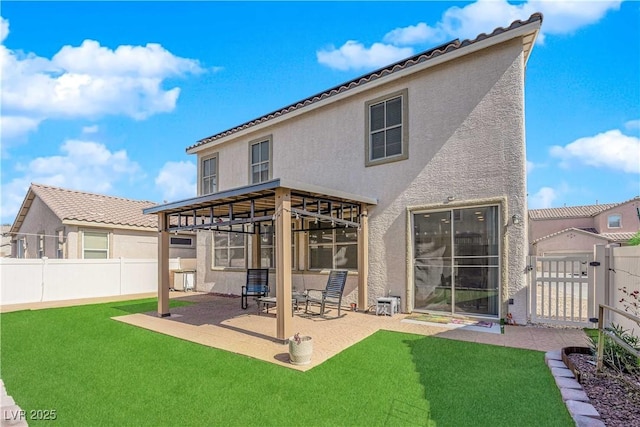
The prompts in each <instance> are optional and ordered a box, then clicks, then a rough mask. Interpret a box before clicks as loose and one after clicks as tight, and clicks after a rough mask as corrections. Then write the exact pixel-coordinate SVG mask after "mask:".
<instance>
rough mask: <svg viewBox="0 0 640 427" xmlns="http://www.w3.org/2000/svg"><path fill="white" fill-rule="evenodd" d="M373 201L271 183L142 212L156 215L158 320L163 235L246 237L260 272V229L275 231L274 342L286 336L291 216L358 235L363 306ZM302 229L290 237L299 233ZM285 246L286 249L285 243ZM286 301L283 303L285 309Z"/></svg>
mask: <svg viewBox="0 0 640 427" xmlns="http://www.w3.org/2000/svg"><path fill="white" fill-rule="evenodd" d="M376 204H377V200H376V199H372V198H369V197H364V196H356V195H352V194H347V193H344V192H341V191H337V190H330V189H326V188H322V187H318V186H314V185H309V184H302V183H298V182H295V181H290V180H283V179H272V180H270V181H266V182H263V183H260V184H253V185H248V186H245V187H240V188H235V189H231V190H227V191H221V192H217V193H212V194H207V195H205V196H199V197H194V198H192V199H187V200H181V201H178V202H173V203H167V204H163V205H158V206H154V207H151V208H147V209H144V210H143V212H144V213H145V214H157V215H158V232H159V239H158V314H159V315H160V316H162V317H166V316H169V235H170V233H172V232H179V231H195V230H217V231H224V232H234V233H247V234H249V235H251V239H252V246H251V248H252V257H251V259H252V268H260V265H259V263H260V240H261V239H260V223H262V222H273V223H274V226H275V236H276V242H275V243H276V244H275V251H276V254H275V259H276V269H275V270H276V306H277V310H276V324H277V331H276V337H277V338H278V339H281V340H285V339H287V338H288V337H290V336H291V335H292V331H291V313H290V312H288V310H291V303H290V301H291V297H292V295H291V244H290V242H291V233H292V220H291V218H292V216H293V217H295V218H314V220H315V219H317V220H318V221H323V222H330V223H331V225H332V227H334V228H338V227H354V228H357V230H358V234H357V236H358V305H359V306H360V307H366V306H367V276H368V222H367V212H368V207H369V206H372V205H376ZM304 229H305V228H304V222H303V226H302V229H299V230H295V231H304ZM285 242H286V243H285ZM287 301H288V302H289V303H287Z"/></svg>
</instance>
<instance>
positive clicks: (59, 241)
mask: <svg viewBox="0 0 640 427" xmlns="http://www.w3.org/2000/svg"><path fill="white" fill-rule="evenodd" d="M64 230H65V229H64V227H62V228H58V229H56V236H57V237H56V258H57V259H64V244H65V237H64Z"/></svg>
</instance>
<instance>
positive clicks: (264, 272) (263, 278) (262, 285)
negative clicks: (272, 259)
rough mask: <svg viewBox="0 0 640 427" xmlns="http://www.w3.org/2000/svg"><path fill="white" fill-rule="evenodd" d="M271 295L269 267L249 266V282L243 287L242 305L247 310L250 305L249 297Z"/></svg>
mask: <svg viewBox="0 0 640 427" xmlns="http://www.w3.org/2000/svg"><path fill="white" fill-rule="evenodd" d="M267 295H269V269H268V268H249V269H247V283H246V284H245V285H244V286H243V287H242V296H241V297H240V306H241V307H242V308H243V309H244V310H246V309H247V307H248V306H249V304H248V301H247V299H248V297H257V298H261V297H266V296H267Z"/></svg>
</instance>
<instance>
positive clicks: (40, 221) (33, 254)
mask: <svg viewBox="0 0 640 427" xmlns="http://www.w3.org/2000/svg"><path fill="white" fill-rule="evenodd" d="M60 227H62V222H61V221H60V220H59V219H58V217H57V216H56V215H55V214H54V213H53V211H51V209H49V207H48V206H47V205H46V204H45V203H43V202H42V200H40V198H38V197H35V198H34V200H33V203H32V204H31V208H30V209H29V212H28V213H27V215H26V217H25V218H24V221H23V223H22V227H20V233H18V234H16V235H14V236H13V239H14V240H15V239H18V238H21V237H24V238H25V241H26V247H27V250H26V256H25V257H26V258H38V236H37V234H40V233H43V234H44V235H45V239H44V243H45V244H44V251H45V253H44V256H47V257H49V258H55V257H56V249H57V238H56V237H54V236H55V235H56V230H58V229H59V228H60ZM12 249H13V252H12V254H13V255H12V256H14V257H15V256H16V252H15V251H16V247H15V244H13V245H12Z"/></svg>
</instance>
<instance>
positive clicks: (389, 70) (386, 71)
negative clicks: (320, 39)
mask: <svg viewBox="0 0 640 427" xmlns="http://www.w3.org/2000/svg"><path fill="white" fill-rule="evenodd" d="M529 24H533V25H532V28H531V31H529V32H527V33H526V34H522V35H521V37H522V44H523V51H524V61H525V63H526V61H527V60H528V58H529V55H530V54H531V49H532V48H533V44H534V43H535V39H536V37H537V34H538V29H539V28H540V25H541V24H542V14H541V13H534V14H532V15H531V16H530V17H529V19H527V20H526V21H521V20H516V21H514V22H512V23H511V25H509V27H506V28H504V27H498V28H496V29H494V30H493V32H491V34H485V33H482V34H480V35H478V36H477V37H476V38H475V39H473V40H470V39H467V40H463V41H462V42H460V41H459V40H458V39H455V40H452V41H450V42H448V43H445V44H443V45H441V46H438V47H435V48H432V49H429V50H426V51H424V52H420V53H418V54H416V55H414V56H412V57H409V58H407V59H403V60H401V61H398V62H395V63H393V64H391V65H388V66H386V67H383V68H380V69H378V70H375V71H373V72H371V73H369V74H365V75H363V76H360V77H357V78H355V79H353V80H350V81H348V82H345V83H343V84H341V85H338V86H335V87H332V88H330V89H327V90H325V91H324V92H321V93H318V94H315V95H312V96H310V97H308V98H306V99H303V100H301V101H299V102H296V103H293V104H291V105H288V106H286V107H284V108H281V109H279V110H276V111H273V112H271V113H268V114H265V115H264V116H261V117H258V118H257V119H254V120H251V121H248V122H245V123H243V124H241V125H239V126H236V127H234V128H231V129H228V130H226V131H223V132H220V133H217V134H214V135H211V136H209V137H207V138H203V139H201V140H199V141H198V142H196V143H195V144H194V145H192V146H190V147H187V149H186V151H187V153H194V152H195V151H192V150H194V149H196V148H199V147H201V146H203V145H205V144H208V143H211V142H214V141H217V140H219V139H222V138H225V137H227V136H230V135H233V134H235V133H237V132H240V131H242V130H245V129H248V128H251V127H253V126H257V125H259V124H261V123H264V122H266V121H269V120H272V119H276V118H278V117H281V116H283V115H285V114H288V113H291V112H294V111H296V110H300V109H302V108H304V107H308V106H310V105H312V104H315V103H318V102H321V101H324V100H326V99H327V98H330V97H333V96H336V95H339V94H342V93H344V92H347V91H350V90H352V89H355V88H358V87H361V86H363V85H366V84H369V83H372V82H374V81H377V80H379V79H382V78H385V77H388V76H390V75H392V74H395V73H399V72H402V71H404V70H407V69H409V68H410V67H413V66H415V65H418V64H421V63H424V62H427V61H431V60H434V59H436V58H438V57H441V56H443V55H447V54H451V53H453V52H457V51H459V50H461V49H463V48H466V47H470V46H472V45H475V44H477V43H480V42H483V41H485V40H487V39H494V38H495V40H496V42H497V40H498V39H499V36H501V35H503V34H505V33H509V32H511V31H514V30H517V29H519V28H521V27H524V26H527V25H529ZM472 50H473V49H472ZM454 57H455V55H453V57H452V58H451V59H454Z"/></svg>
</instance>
